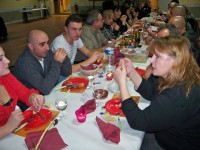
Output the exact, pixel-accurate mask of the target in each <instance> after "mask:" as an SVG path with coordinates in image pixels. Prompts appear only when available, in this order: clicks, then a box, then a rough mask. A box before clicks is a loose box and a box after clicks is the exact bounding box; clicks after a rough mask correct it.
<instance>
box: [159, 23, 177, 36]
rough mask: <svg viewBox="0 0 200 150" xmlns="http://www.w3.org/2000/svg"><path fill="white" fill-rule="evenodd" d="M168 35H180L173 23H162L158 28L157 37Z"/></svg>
mask: <svg viewBox="0 0 200 150" xmlns="http://www.w3.org/2000/svg"><path fill="white" fill-rule="evenodd" d="M168 35H174V36H177V35H179V32H178V30H177V28H176V27H175V26H174V25H173V24H169V23H166V24H163V25H161V26H160V27H159V28H158V33H157V37H158V38H161V37H165V36H168Z"/></svg>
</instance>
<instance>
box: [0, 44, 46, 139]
mask: <svg viewBox="0 0 200 150" xmlns="http://www.w3.org/2000/svg"><path fill="white" fill-rule="evenodd" d="M9 63H10V61H9V60H8V59H7V58H6V57H5V53H4V51H3V49H2V48H1V47H0V139H1V138H2V137H4V136H6V135H8V134H9V133H11V132H12V131H13V130H14V129H15V128H17V127H18V125H19V124H20V123H21V121H22V120H23V119H24V117H23V114H22V111H21V110H20V109H16V110H15V106H16V105H17V101H18V100H20V101H22V102H24V103H26V104H27V105H28V106H31V108H32V109H33V110H34V111H36V112H37V111H39V110H40V109H41V106H42V105H43V103H44V97H43V96H42V95H39V94H38V93H39V92H38V91H36V90H34V89H28V88H26V87H25V86H24V85H23V84H22V83H20V82H19V81H18V80H17V79H16V78H15V77H14V76H13V75H12V74H11V73H10V70H9V68H8V66H9Z"/></svg>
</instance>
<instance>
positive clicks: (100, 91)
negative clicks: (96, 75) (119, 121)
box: [93, 86, 105, 106]
mask: <svg viewBox="0 0 200 150" xmlns="http://www.w3.org/2000/svg"><path fill="white" fill-rule="evenodd" d="M104 93H105V90H104V87H103V86H95V87H94V88H93V96H94V98H95V100H96V104H97V106H98V105H101V104H102V102H100V99H101V98H102V97H103V96H104Z"/></svg>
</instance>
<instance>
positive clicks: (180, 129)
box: [114, 36, 200, 150]
mask: <svg viewBox="0 0 200 150" xmlns="http://www.w3.org/2000/svg"><path fill="white" fill-rule="evenodd" d="M151 48H152V52H153V56H152V59H151V64H152V67H153V75H154V76H157V77H158V78H154V80H152V78H151V77H150V78H151V80H150V79H149V80H144V79H142V77H141V76H140V75H139V74H138V73H137V72H136V70H135V69H134V67H133V65H132V62H131V61H130V60H129V59H126V58H125V59H123V60H121V61H120V64H119V66H118V68H117V69H116V71H115V73H114V78H115V80H116V82H117V83H118V85H119V89H120V95H121V97H122V111H123V113H124V114H125V116H126V118H127V121H128V123H129V125H130V126H131V128H133V129H136V130H141V131H145V132H146V134H145V137H144V140H143V144H142V146H141V150H155V149H157V150H163V149H169V150H172V149H184V150H191V149H192V150H198V149H199V147H200V142H199V140H200V99H199V97H200V92H199V91H200V68H199V67H198V65H197V63H196V61H195V60H194V57H193V55H192V51H191V46H190V43H189V41H188V39H187V38H185V37H182V36H166V37H163V38H159V39H155V40H154V41H153V42H152V46H151ZM127 75H128V76H129V77H130V79H131V81H132V82H133V83H134V86H135V89H137V92H139V93H140V94H141V96H142V97H144V98H145V99H147V100H149V101H151V104H150V105H149V106H148V107H146V108H145V109H144V110H141V109H140V108H139V107H138V106H137V104H136V103H135V101H133V100H132V98H131V96H130V94H129V93H128V89H127V84H126V77H127Z"/></svg>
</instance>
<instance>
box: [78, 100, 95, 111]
mask: <svg viewBox="0 0 200 150" xmlns="http://www.w3.org/2000/svg"><path fill="white" fill-rule="evenodd" d="M81 108H83V109H85V111H86V113H87V114H89V113H91V112H93V111H95V109H96V102H95V99H91V100H89V101H87V102H86V103H85V104H84V105H82V106H81Z"/></svg>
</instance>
